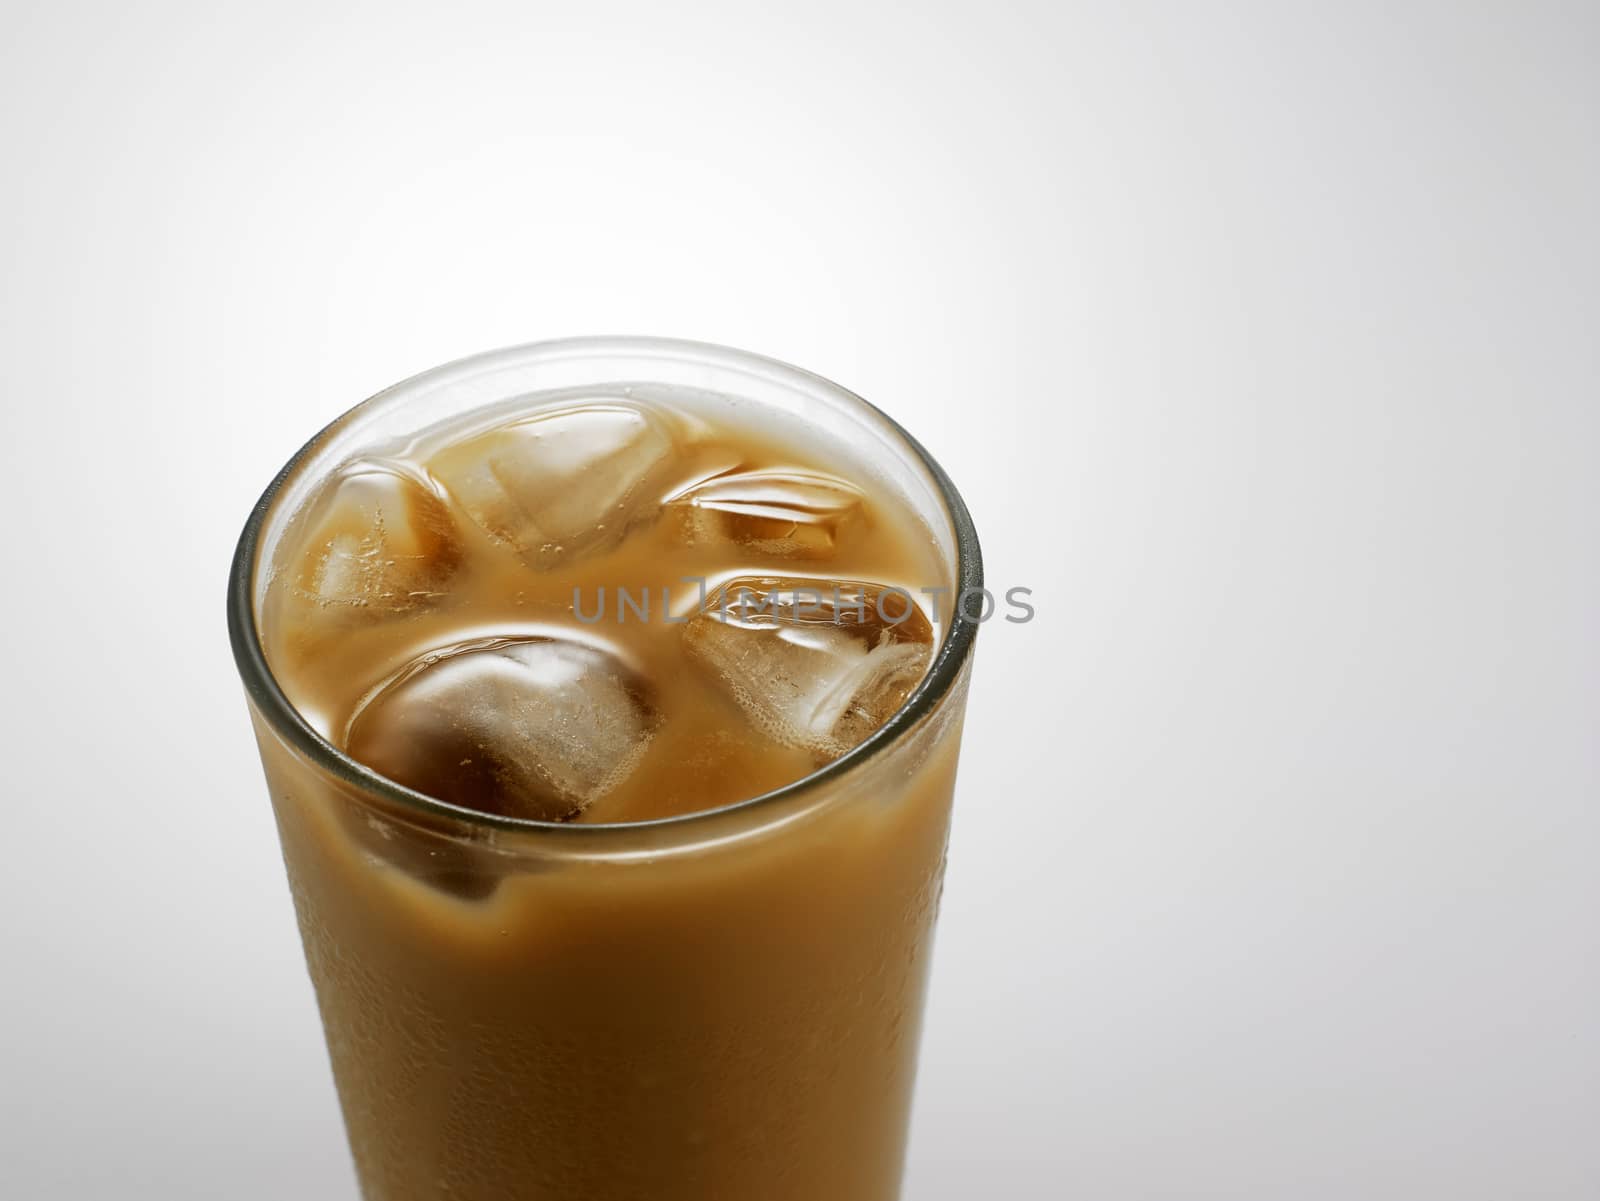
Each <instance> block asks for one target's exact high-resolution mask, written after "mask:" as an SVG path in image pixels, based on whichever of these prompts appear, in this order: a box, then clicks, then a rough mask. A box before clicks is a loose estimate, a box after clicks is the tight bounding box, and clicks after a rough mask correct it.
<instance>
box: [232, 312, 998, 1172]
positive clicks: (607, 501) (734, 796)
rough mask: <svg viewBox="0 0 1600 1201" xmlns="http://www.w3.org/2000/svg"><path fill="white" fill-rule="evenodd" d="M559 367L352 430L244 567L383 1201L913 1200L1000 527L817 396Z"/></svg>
mask: <svg viewBox="0 0 1600 1201" xmlns="http://www.w3.org/2000/svg"><path fill="white" fill-rule="evenodd" d="M556 346H557V347H564V350H561V351H559V352H558V351H557V350H555V349H552V348H540V347H535V348H528V349H526V350H523V351H516V352H506V353H505V354H504V355H502V356H491V357H490V358H488V359H485V360H480V361H477V362H476V364H471V363H469V364H464V365H457V366H456V367H453V368H446V369H442V370H441V372H440V373H435V375H434V376H433V377H421V379H420V380H419V381H413V382H412V384H411V385H409V386H408V385H402V386H401V388H399V389H397V390H395V391H394V392H393V393H392V394H387V395H385V396H381V397H379V398H377V399H376V400H374V401H373V402H369V405H367V406H362V408H359V409H357V410H355V411H354V412H353V413H352V414H351V415H350V417H347V418H346V419H345V421H344V422H342V423H338V424H336V425H335V426H334V427H331V428H330V430H329V431H328V432H327V433H325V434H324V435H323V437H322V438H321V439H319V440H318V441H316V442H314V443H312V444H311V445H310V446H308V447H307V449H306V450H305V451H303V452H302V455H301V456H300V459H299V460H297V462H296V463H292V464H291V465H290V467H289V468H288V469H286V472H285V475H284V476H283V477H282V478H281V479H280V481H279V483H278V484H277V485H275V487H274V489H273V490H272V491H271V492H269V495H268V497H267V498H265V499H264V501H263V504H262V506H261V508H260V509H259V510H258V513H257V515H256V518H255V519H253V521H252V526H251V528H250V529H248V530H247V532H246V537H245V539H244V542H243V543H242V544H241V552H240V562H239V564H238V565H236V578H235V589H236V592H237V593H239V595H237V596H236V598H235V611H234V614H233V616H234V625H235V630H234V634H235V641H236V649H237V650H239V652H240V659H241V668H242V669H243V670H244V672H245V676H246V682H247V684H249V685H250V690H251V696H252V702H253V707H254V713H255V718H256V725H257V733H258V737H259V741H260V744H261V749H262V756H263V760H264V762H265V765H266V769H267V775H268V780H269V784H270V786H271V790H272V796H273V802H274V807H275V812H276V814H277V818H278V825H279V830H280V833H281V836H282V841H283V848H284V855H285V861H286V864H287V867H288V871H289V877H290V882H291V886H292V890H293V893H294V897H295V903H296V908H297V912H298V915H299V919H300V925H301V931H302V935H303V938H304V942H305V947H306V954H307V960H308V964H309V967H310V973H311V977H312V980H313V983H314V985H315V989H316V995H317V1000H318V1004H319V1006H320V1009H321V1012H322V1018H323V1022H324V1026H325V1029H326V1032H327V1038H328V1046H329V1050H330V1054H331V1058H332V1063H333V1069H334V1075H335V1080H336V1083H337V1086H338V1091H339V1096H340V1101H341V1105H342V1108H343V1112H344V1117H345V1122H346V1126H347V1129H348V1133H349V1137H350V1143H351V1147H352V1150H353V1153H354V1157H355V1161H356V1168H357V1174H358V1177H359V1180H360V1183H361V1188H362V1190H363V1194H364V1195H365V1196H366V1197H367V1198H369V1199H370V1201H402V1199H424V1198H427V1199H434V1198H454V1199H473V1201H477V1199H482V1201H491V1199H492V1201H518V1199H524V1198H525V1199H529V1201H535V1199H537V1201H545V1199H551V1201H554V1199H558V1198H559V1199H561V1201H571V1199H579V1198H581V1199H583V1201H613V1199H615V1201H622V1199H629V1201H645V1199H648V1201H677V1199H679V1198H683V1199H685V1201H687V1199H690V1198H693V1199H694V1201H708V1199H712V1198H729V1199H732V1201H888V1199H890V1198H893V1197H895V1196H897V1195H898V1188H899V1177H900V1170H901V1160H902V1157H903V1152H904V1141H905V1133H906V1124H907V1117H908V1109H909V1102H910V1093H911V1086H912V1079H913V1072H914V1067H915V1057H916V1043H917V1031H918V1024H919V1019H920V1011H921V1000H922V989H923V983H924V979H925V975H926V970H927V965H928V954H929V940H930V936H931V932H932V923H933V918H934V914H935V910H936V908H937V903H938V897H939V892H940V887H941V879H942V872H943V860H944V847H945V842H946V837H947V829H948V821H949V809H950V795H951V789H952V784H953V780H954V773H955V765H956V752H957V747H958V741H959V724H960V717H961V708H962V704H963V701H964V694H965V682H966V670H967V666H968V659H969V655H970V645H971V633H972V630H971V626H970V623H967V622H965V621H964V620H963V618H962V617H961V615H960V613H959V610H958V607H957V606H956V604H955V598H956V597H957V596H958V595H959V593H960V591H961V589H962V587H963V586H964V585H970V584H971V583H972V581H973V580H975V579H976V571H977V563H976V543H975V541H974V540H972V539H971V537H970V527H969V526H968V525H967V523H966V517H965V512H964V510H962V509H961V508H960V502H959V498H957V497H955V495H954V492H953V490H951V489H950V488H949V487H948V481H946V480H944V479H943V476H942V473H940V472H939V471H938V469H937V467H936V466H935V465H933V464H932V463H931V461H929V460H927V459H926V457H925V456H924V455H923V454H922V452H921V451H920V449H919V448H917V447H916V445H915V443H912V442H910V441H909V439H907V438H906V437H905V436H904V435H903V434H902V433H901V432H900V431H898V429H897V428H896V427H894V426H893V425H892V423H889V422H888V421H887V420H886V419H884V418H882V417H881V415H879V414H877V413H876V412H875V411H873V410H871V409H870V408H868V407H867V406H865V405H864V404H862V403H861V402H859V401H856V400H855V399H854V398H852V397H849V396H848V394H845V393H842V391H840V390H838V389H834V388H833V387H832V386H831V385H827V384H825V383H824V382H823V381H820V380H817V379H816V378H815V377H811V376H807V375H806V374H805V373H802V372H797V371H794V370H793V369H789V368H782V367H781V366H779V365H777V364H769V363H767V362H766V361H765V360H757V359H754V358H752V357H747V356H739V355H736V354H734V352H726V351H715V350H712V349H710V348H697V347H689V346H683V345H680V344H670V343H620V344H619V343H578V344H556ZM619 347H622V348H625V349H626V352H624V350H619ZM552 361H555V362H556V364H557V366H559V367H560V368H561V370H560V371H556V370H553V369H552V368H551V366H550V364H551V362H552ZM574 364H576V367H575V366H574ZM575 370H576V371H578V372H579V374H580V375H583V376H584V378H582V379H581V381H580V382H576V383H573V382H570V377H571V376H572V374H573V372H574V371H575ZM452 373H453V374H452ZM741 385H743V386H741ZM408 389H409V390H408ZM241 644H242V645H241Z"/></svg>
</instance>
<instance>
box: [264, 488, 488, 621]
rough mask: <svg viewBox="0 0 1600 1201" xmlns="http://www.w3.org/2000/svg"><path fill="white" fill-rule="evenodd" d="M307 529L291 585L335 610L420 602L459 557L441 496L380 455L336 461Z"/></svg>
mask: <svg viewBox="0 0 1600 1201" xmlns="http://www.w3.org/2000/svg"><path fill="white" fill-rule="evenodd" d="M310 529H311V533H310V534H309V535H308V536H307V538H306V541H305V543H304V546H305V550H304V551H303V552H302V557H301V559H300V562H299V565H298V568H297V570H296V571H295V574H294V586H295V590H296V591H297V592H299V593H300V594H301V596H302V597H305V598H309V599H311V600H313V601H315V602H316V603H317V604H319V605H321V606H323V607H325V608H329V609H333V610H336V611H343V612H346V613H351V614H370V615H374V616H391V615H395V614H401V613H406V612H408V611H411V610H415V609H419V608H424V607H427V606H428V605H430V604H432V603H433V602H435V601H437V600H438V599H439V598H440V597H442V596H443V595H444V590H445V588H446V585H447V584H448V583H449V582H450V578H451V576H452V575H453V574H454V573H455V570H456V568H457V567H458V566H459V564H460V561H461V548H460V546H459V544H458V542H457V532H456V526H455V520H454V518H453V517H452V516H451V514H450V507H449V505H448V504H447V503H446V502H445V500H444V498H443V497H442V496H440V495H439V494H438V492H437V491H435V490H434V488H433V487H432V485H431V484H430V482H429V481H428V480H427V478H426V476H424V475H423V474H422V473H421V472H419V471H417V470H416V469H414V468H411V467H409V466H407V465H404V464H401V463H397V462H393V461H390V460H387V459H357V460H355V461H353V462H351V463H348V464H346V465H345V466H344V467H343V468H341V469H340V470H339V472H338V474H337V475H335V476H334V477H333V479H332V481H331V482H330V484H329V485H328V486H327V488H326V489H325V490H324V492H323V493H322V494H321V496H320V497H319V499H318V501H317V503H316V506H315V507H314V509H313V511H312V515H311V519H310Z"/></svg>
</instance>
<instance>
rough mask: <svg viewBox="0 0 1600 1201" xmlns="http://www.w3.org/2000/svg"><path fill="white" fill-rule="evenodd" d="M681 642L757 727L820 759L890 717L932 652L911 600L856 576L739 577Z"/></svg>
mask: <svg viewBox="0 0 1600 1201" xmlns="http://www.w3.org/2000/svg"><path fill="white" fill-rule="evenodd" d="M682 637H683V644H684V650H685V652H686V653H687V655H688V656H689V658H690V659H691V660H692V661H694V662H695V663H696V664H698V665H699V666H700V667H702V668H703V669H704V670H706V671H707V672H708V673H709V674H710V675H712V676H713V677H715V679H716V680H717V682H718V683H719V684H720V685H721V686H722V687H723V688H724V689H725V690H726V691H727V693H728V694H729V695H730V696H731V697H732V698H733V699H734V700H735V702H736V703H737V704H738V705H739V707H740V708H741V709H743V710H744V712H745V715H746V716H747V717H748V718H749V719H750V720H751V721H752V722H753V723H754V724H755V725H756V726H758V727H759V728H761V729H762V730H764V731H765V732H766V733H767V734H768V735H769V736H770V737H772V738H774V739H776V740H778V741H779V742H783V743H787V744H789V745H797V746H804V747H807V748H809V749H811V750H813V751H815V752H816V753H817V754H818V755H820V756H821V757H823V758H825V759H833V758H837V757H838V756H839V755H842V754H844V753H845V752H846V751H848V750H849V749H850V748H851V747H853V746H855V745H856V744H857V743H859V742H861V741H862V740H863V739H865V738H866V737H867V736H868V735H869V734H871V733H872V732H873V731H874V730H876V729H877V728H878V727H879V726H881V725H883V723H884V722H886V721H888V720H889V718H890V717H891V716H892V715H893V713H894V711H895V710H896V709H898V708H899V707H900V706H901V705H902V704H904V703H905V700H906V698H907V697H908V696H910V695H911V692H912V690H913V689H914V688H915V687H916V685H917V681H918V680H920V679H921V678H922V675H923V672H924V671H925V670H926V669H927V666H928V661H929V658H930V656H931V654H932V648H933V629H932V627H931V626H930V624H929V622H928V618H927V616H926V615H925V614H924V613H923V612H922V610H921V609H920V608H918V607H917V605H916V604H915V602H914V601H913V600H912V599H911V597H910V596H909V595H908V594H906V593H905V592H902V591H899V590H894V589H887V588H884V587H883V586H881V585H878V584H870V583H865V582H862V581H859V580H807V579H777V578H773V577H765V576H741V577H739V578H737V579H733V580H730V581H728V583H726V584H724V585H723V586H722V587H721V588H719V589H717V591H716V592H714V593H713V594H712V595H711V596H709V597H708V598H707V599H706V602H705V604H704V605H703V606H702V607H701V609H700V611H699V612H698V613H696V614H694V615H693V616H692V617H691V618H690V619H689V621H688V622H687V623H686V624H684V625H683V627H682Z"/></svg>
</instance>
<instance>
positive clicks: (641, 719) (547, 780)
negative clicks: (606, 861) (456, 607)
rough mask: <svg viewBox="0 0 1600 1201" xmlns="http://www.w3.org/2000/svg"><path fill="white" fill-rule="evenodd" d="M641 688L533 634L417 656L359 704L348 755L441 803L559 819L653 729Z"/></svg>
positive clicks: (611, 660)
mask: <svg viewBox="0 0 1600 1201" xmlns="http://www.w3.org/2000/svg"><path fill="white" fill-rule="evenodd" d="M647 692H648V688H647V686H646V685H645V683H644V681H642V680H641V679H640V678H639V677H638V676H637V675H635V674H634V673H633V672H632V671H630V670H629V669H628V668H627V667H626V666H624V665H623V664H622V663H621V662H619V661H618V660H617V659H616V658H615V657H614V656H613V655H611V654H609V653H607V652H606V651H604V650H600V649H598V648H596V647H592V646H589V645H587V644H586V643H581V642H576V641H572V640H569V639H564V638H548V637H541V636H529V637H516V638H488V639H477V640H474V641H472V642H466V643H461V644H458V645H455V646H451V647H447V648H445V649H443V650H439V651H434V652H432V653H430V654H428V655H424V656H423V657H422V658H421V659H419V660H417V661H416V662H415V663H413V664H412V665H411V666H409V667H407V668H406V669H405V670H403V671H402V672H400V673H399V675H398V676H396V677H395V678H394V679H393V680H392V681H391V682H390V683H389V684H387V685H385V686H384V687H382V688H381V689H379V690H378V691H377V692H376V693H375V694H373V695H372V696H371V697H369V698H368V699H367V700H366V701H365V702H364V703H363V704H362V706H361V707H360V709H359V710H358V711H357V713H356V715H355V717H354V718H353V719H352V720H351V722H350V725H349V733H348V736H347V738H346V740H345V744H346V747H347V749H348V750H349V752H350V754H351V755H352V756H354V757H355V758H356V759H358V760H360V761H361V762H362V763H365V764H366V765H367V766H368V767H371V768H372V769H373V770H375V771H377V772H380V773H381V774H383V775H385V776H388V777H389V778H390V779H391V780H394V781H396V782H398V783H400V784H404V785H406V786H407V787H408V788H414V789H416V790H417V791H418V792H422V793H426V794H427V795H429V796H432V797H436V798H438V799H439V800H441V801H448V802H449V803H451V804H454V805H461V806H463V807H465V808H469V809H476V810H479V811H480V812H484V813H493V814H499V815H501V816H506V817H526V818H536V819H539V820H542V821H567V820H570V819H571V818H574V817H576V816H577V815H578V814H580V813H582V812H583V810H584V809H585V808H587V807H588V806H589V805H590V804H591V803H592V802H593V801H594V800H595V799H596V798H598V797H600V796H601V795H602V794H604V793H605V792H606V791H608V790H609V789H610V788H611V787H612V786H613V785H614V784H615V783H617V782H618V781H620V780H621V779H622V778H623V777H624V776H626V775H627V773H628V772H629V771H630V770H631V769H632V767H633V764H634V763H635V762H636V761H637V760H638V758H639V755H640V754H641V753H642V752H643V750H644V747H645V745H646V743H648V742H649V740H650V736H651V734H652V733H653V732H654V730H655V728H656V724H657V716H656V713H655V709H654V707H653V705H652V704H651V703H650V701H649V700H648V699H647Z"/></svg>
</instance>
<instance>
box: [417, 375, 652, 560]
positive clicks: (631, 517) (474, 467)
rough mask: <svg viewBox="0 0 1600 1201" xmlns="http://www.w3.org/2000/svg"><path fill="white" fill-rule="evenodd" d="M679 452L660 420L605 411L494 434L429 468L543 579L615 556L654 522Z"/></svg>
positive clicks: (514, 425)
mask: <svg viewBox="0 0 1600 1201" xmlns="http://www.w3.org/2000/svg"><path fill="white" fill-rule="evenodd" d="M674 449H675V439H674V436H673V432H672V430H671V429H670V428H669V425H668V422H667V420H666V419H664V418H663V417H662V416H660V415H659V414H657V413H654V412H651V411H649V410H646V409H643V408H641V407H639V406H637V405H633V404H629V403H626V402H623V401H604V402H595V403H590V404H583V405H576V406H573V407H570V408H562V409H556V410H551V411H547V412H542V413H535V414H533V415H532V416H529V417H524V418H521V419H519V420H516V421H513V422H510V423H509V424H506V425H502V426H499V427H497V428H495V429H491V430H488V431H487V432H485V433H481V434H478V435H476V436H474V437H471V438H467V439H465V440H464V441H461V442H458V443H456V444H454V445H452V446H448V447H446V448H444V449H443V450H441V451H439V452H438V453H437V454H435V455H434V457H433V459H432V460H431V461H430V463H429V467H430V469H431V470H432V472H433V474H434V475H435V476H437V477H438V478H439V480H440V481H441V482H442V483H443V484H444V486H445V488H446V489H447V490H448V491H449V492H450V494H451V495H452V496H454V497H455V499H456V501H457V503H459V504H460V506H461V507H462V508H463V509H464V510H465V511H466V512H467V514H468V515H469V516H470V517H471V518H472V520H473V521H474V522H476V523H477V524H478V525H479V526H480V527H482V529H483V530H484V531H485V532H486V533H488V534H489V535H490V536H491V537H492V538H494V539H496V540H497V541H499V542H502V543H504V544H506V545H507V546H510V547H511V548H512V549H513V550H514V551H515V552H516V553H517V554H518V555H520V556H521V557H522V559H523V561H524V562H526V563H527V564H528V566H530V567H533V568H539V569H543V568H549V567H553V566H555V565H556V564H558V563H561V562H563V561H565V560H568V559H572V558H577V557H579V556H582V555H587V554H595V553H598V552H600V551H603V550H608V549H610V548H611V547H613V546H616V545H617V544H618V543H620V542H621V541H622V540H623V538H625V537H626V536H627V533H628V530H629V528H630V527H631V526H632V525H634V524H635V523H636V522H639V521H641V520H644V519H645V518H647V517H649V516H652V515H653V514H654V513H655V512H656V511H657V509H658V506H659V504H660V489H661V487H662V485H663V484H664V482H665V476H666V474H667V473H668V472H670V470H671V468H672V464H673V461H674V458H675V457H676V456H675V455H674Z"/></svg>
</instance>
